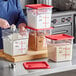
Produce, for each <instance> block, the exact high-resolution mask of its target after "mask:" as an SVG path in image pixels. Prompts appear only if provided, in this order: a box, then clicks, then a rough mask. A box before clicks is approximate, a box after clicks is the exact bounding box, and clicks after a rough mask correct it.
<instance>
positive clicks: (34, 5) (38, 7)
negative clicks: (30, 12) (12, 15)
mask: <svg viewBox="0 0 76 76" xmlns="http://www.w3.org/2000/svg"><path fill="white" fill-rule="evenodd" d="M25 7H29V8H33V9H42V8H53V6H51V5H46V4H29V5H25Z"/></svg>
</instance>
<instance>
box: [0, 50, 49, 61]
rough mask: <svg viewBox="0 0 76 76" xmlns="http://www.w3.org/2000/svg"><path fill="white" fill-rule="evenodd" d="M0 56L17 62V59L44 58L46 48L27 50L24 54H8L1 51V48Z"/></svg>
mask: <svg viewBox="0 0 76 76" xmlns="http://www.w3.org/2000/svg"><path fill="white" fill-rule="evenodd" d="M0 57H3V58H4V59H6V60H8V61H11V62H19V61H26V60H33V59H39V58H46V57H48V54H47V50H41V51H28V52H27V54H25V55H18V56H10V55H8V54H5V53H3V51H2V50H1V51H0Z"/></svg>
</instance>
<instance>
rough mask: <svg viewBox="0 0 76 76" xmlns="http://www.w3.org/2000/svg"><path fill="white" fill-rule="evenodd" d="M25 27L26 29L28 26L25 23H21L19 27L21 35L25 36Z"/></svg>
mask: <svg viewBox="0 0 76 76" xmlns="http://www.w3.org/2000/svg"><path fill="white" fill-rule="evenodd" d="M25 27H26V24H25V23H20V24H19V25H18V28H19V32H20V34H21V35H24V33H25V31H26V29H25Z"/></svg>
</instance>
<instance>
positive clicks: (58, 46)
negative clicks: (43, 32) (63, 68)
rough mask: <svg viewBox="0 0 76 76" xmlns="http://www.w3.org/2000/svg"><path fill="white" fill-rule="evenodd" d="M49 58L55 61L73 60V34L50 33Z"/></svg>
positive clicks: (48, 41) (48, 38)
mask: <svg viewBox="0 0 76 76" xmlns="http://www.w3.org/2000/svg"><path fill="white" fill-rule="evenodd" d="M46 38H47V49H48V58H49V59H51V60H53V61H66V60H72V46H73V39H74V37H73V36H70V35H66V34H57V35H48V36H46Z"/></svg>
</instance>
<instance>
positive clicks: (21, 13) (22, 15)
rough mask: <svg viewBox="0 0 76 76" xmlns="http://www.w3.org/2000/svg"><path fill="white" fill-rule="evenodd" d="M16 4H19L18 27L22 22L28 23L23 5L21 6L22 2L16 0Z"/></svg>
mask: <svg viewBox="0 0 76 76" xmlns="http://www.w3.org/2000/svg"><path fill="white" fill-rule="evenodd" d="M16 6H17V9H18V12H19V14H18V21H17V24H16V25H17V27H18V25H20V24H21V23H25V24H27V21H26V20H25V15H24V13H23V10H22V7H21V4H20V0H16Z"/></svg>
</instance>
